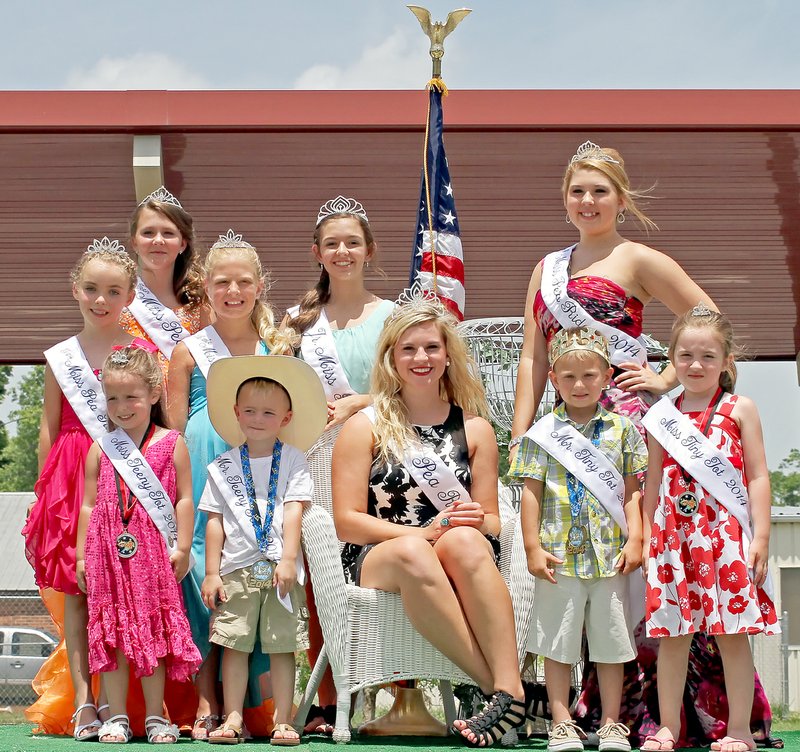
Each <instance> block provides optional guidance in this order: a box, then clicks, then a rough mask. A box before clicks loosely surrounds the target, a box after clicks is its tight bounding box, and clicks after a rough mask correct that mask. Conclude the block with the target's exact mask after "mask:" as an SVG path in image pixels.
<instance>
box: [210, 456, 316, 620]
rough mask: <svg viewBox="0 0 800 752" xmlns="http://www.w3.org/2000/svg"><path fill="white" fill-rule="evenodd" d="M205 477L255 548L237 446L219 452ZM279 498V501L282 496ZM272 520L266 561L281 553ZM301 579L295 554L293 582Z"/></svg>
mask: <svg viewBox="0 0 800 752" xmlns="http://www.w3.org/2000/svg"><path fill="white" fill-rule="evenodd" d="M251 462H252V460H251ZM208 477H209V478H211V480H213V482H214V484H215V485H216V487H217V490H218V491H219V492H220V495H221V496H222V498H223V499H225V503H226V504H227V505H228V508H229V509H230V510H231V512H233V516H234V518H235V520H236V525H237V526H238V528H239V530H240V531H241V533H242V535H243V536H244V538H245V539H246V540H247V542H248V544H249V545H251V546H252V548H253V550H254V551H258V550H259V548H258V541H257V540H256V533H255V530H254V529H253V523H252V522H251V520H250V514H249V513H250V502H249V501H248V500H247V490H246V489H245V485H244V473H243V472H242V461H241V458H240V457H239V447H234V448H233V449H229V450H228V451H227V452H223V453H222V454H221V455H219V457H217V458H216V459H215V460H214V461H213V462H212V463H211V464H210V465H209V466H208ZM280 501H281V503H283V499H281V500H280ZM276 508H277V505H276ZM272 519H273V527H272V528H271V529H270V531H269V533H268V535H267V550H266V552H265V555H266V558H267V559H269V560H270V561H276V562H278V561H280V560H281V557H282V556H283V539H282V538H281V536H280V535H276V534H275V527H274V520H275V517H274V516H273V518H272ZM305 580H306V570H305V567H304V566H303V560H302V557H300V556H299V557H298V559H297V582H298V583H299V584H300V585H303V584H305ZM287 599H288V594H287ZM281 603H283V604H284V606H285V607H286V608H288V609H289V610H290V611H291V610H292V609H291V604H290V603H289V605H287V603H286V602H284V601H283V600H281Z"/></svg>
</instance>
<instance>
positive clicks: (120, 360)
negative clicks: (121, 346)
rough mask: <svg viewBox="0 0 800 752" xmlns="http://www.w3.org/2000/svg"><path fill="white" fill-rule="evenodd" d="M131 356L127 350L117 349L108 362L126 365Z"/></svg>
mask: <svg viewBox="0 0 800 752" xmlns="http://www.w3.org/2000/svg"><path fill="white" fill-rule="evenodd" d="M129 360H130V357H129V356H128V353H127V352H126V351H125V350H115V351H114V352H112V353H111V355H109V356H108V362H109V363H111V364H112V365H115V366H126V365H128V361H129Z"/></svg>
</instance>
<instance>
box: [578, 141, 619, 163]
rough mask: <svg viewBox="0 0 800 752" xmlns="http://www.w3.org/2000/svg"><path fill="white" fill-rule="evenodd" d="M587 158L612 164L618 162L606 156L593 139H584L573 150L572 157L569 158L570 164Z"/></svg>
mask: <svg viewBox="0 0 800 752" xmlns="http://www.w3.org/2000/svg"><path fill="white" fill-rule="evenodd" d="M588 159H593V160H595V161H596V162H611V163H612V164H619V160H618V159H614V158H613V157H610V156H608V154H606V153H605V152H604V151H603V149H602V148H601V147H599V146H598V145H597V144H596V143H594V142H593V141H584V142H583V143H582V144H581V145H580V146H579V147H578V151H576V152H575V154H574V155H573V157H572V159H570V160H569V163H570V164H574V163H575V162H583V161H585V160H588Z"/></svg>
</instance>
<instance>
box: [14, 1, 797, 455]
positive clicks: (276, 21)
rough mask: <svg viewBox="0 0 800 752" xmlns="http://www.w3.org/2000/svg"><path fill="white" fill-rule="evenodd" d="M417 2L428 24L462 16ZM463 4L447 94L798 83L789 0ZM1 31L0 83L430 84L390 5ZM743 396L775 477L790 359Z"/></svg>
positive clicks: (205, 7) (106, 11)
mask: <svg viewBox="0 0 800 752" xmlns="http://www.w3.org/2000/svg"><path fill="white" fill-rule="evenodd" d="M419 2H420V4H422V5H424V6H425V7H427V8H429V9H430V10H431V12H432V15H433V17H434V19H437V20H444V19H445V18H446V16H447V13H448V12H449V11H450V10H452V9H453V8H455V7H458V5H457V2H456V1H455V0H453V2H449V1H448V2H443V1H442V0H419ZM468 5H469V7H471V8H472V9H473V13H472V14H471V15H470V16H468V17H467V18H466V19H465V20H464V21H463V22H462V23H461V25H460V26H459V27H458V29H457V30H456V31H455V33H454V34H453V35H452V36H450V37H448V39H447V40H446V42H445V50H446V55H445V58H444V65H443V75H444V79H445V81H446V82H447V84H448V86H450V87H451V88H455V89H485V88H526V89H527V88H531V89H543V88H544V89H596V88H601V89H602V88H629V89H662V88H678V89H696V88H721V89H740V88H759V89H773V88H777V89H797V88H799V87H800V55H797V54H796V50H797V41H796V30H797V29H798V28H800V2H797V0H758V2H754V1H753V0H750V1H749V2H744V1H743V0H729V1H728V2H721V1H720V0H669V1H668V2H665V1H664V0H607V1H606V2H604V3H586V2H577V1H576V0H513V1H511V0H509V1H504V0H475V1H474V2H472V3H468ZM3 24H4V28H5V29H6V33H5V34H4V39H3V45H2V46H0V90H2V89H187V88H188V89H294V88H298V89H353V88H366V89H416V88H422V87H423V86H424V85H425V83H426V82H427V80H428V78H429V76H430V59H429V57H428V54H427V50H428V41H427V39H426V37H425V36H424V35H423V33H422V31H421V29H420V27H419V25H418V23H417V21H416V19H415V18H414V17H413V16H412V15H411V13H410V12H409V11H408V10H407V9H406V8H405V4H404V3H403V2H400V1H399V0H398V1H395V0H333V1H332V0H300V2H295V3H283V2H282V3H277V2H273V1H271V0H228V2H224V3H223V2H219V0H215V2H209V1H208V0H192V1H191V2H189V1H188V0H183V1H182V2H181V1H179V0H167V2H165V1H164V0H158V2H154V1H153V0H139V1H138V2H135V3H128V2H126V3H122V2H107V1H106V2H100V1H99V0H73V2H70V3H62V2H54V1H53V0H28V1H27V2H26V3H14V4H6V6H5V7H4V8H3ZM468 252H469V250H468V249H467V253H468ZM765 384H769V385H770V388H769V389H767V388H764V385H765ZM740 391H742V392H743V393H745V394H748V395H750V396H752V397H753V398H755V399H756V400H757V401H758V403H759V406H760V409H761V411H762V415H763V418H764V424H765V428H766V433H767V451H768V456H769V461H770V466H771V467H772V468H775V467H777V465H778V462H779V461H780V460H781V458H783V457H784V456H785V455H786V454H787V453H788V451H789V449H791V448H792V447H795V446H800V438H798V436H797V433H796V431H795V430H794V429H793V426H797V425H800V405H799V401H798V394H799V393H798V387H797V374H796V372H795V368H794V364H790V363H783V364H778V365H770V364H761V363H759V364H747V365H744V366H743V368H742V369H741V381H740ZM8 408H9V405H8V404H6V405H4V406H3V407H2V408H0V420H3V419H5V417H6V415H7V411H8ZM787 411H788V412H787Z"/></svg>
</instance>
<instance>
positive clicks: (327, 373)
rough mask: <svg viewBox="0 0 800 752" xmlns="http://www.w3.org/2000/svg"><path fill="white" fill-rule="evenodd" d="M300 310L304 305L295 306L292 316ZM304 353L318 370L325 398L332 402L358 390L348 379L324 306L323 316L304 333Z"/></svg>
mask: <svg viewBox="0 0 800 752" xmlns="http://www.w3.org/2000/svg"><path fill="white" fill-rule="evenodd" d="M299 312H300V306H294V307H293V308H290V309H289V310H288V311H287V313H288V314H289V316H290V317H291V318H296V317H297V315H298V313H299ZM300 352H302V353H303V360H304V361H305V362H306V363H308V365H310V366H311V367H312V368H313V369H314V370H315V371H316V372H317V375H318V376H319V378H320V381H321V382H322V388H323V389H324V390H325V397H326V398H327V399H328V400H329V401H331V402H333V401H334V400H337V399H340V398H342V397H347V396H349V395H351V394H355V393H356V392H355V389H353V387H351V386H350V383H349V382H348V381H347V376H346V375H345V372H344V368H342V364H341V362H340V361H339V354H338V353H337V352H336V342H335V341H334V339H333V332H332V331H331V325H330V323H329V322H328V317H327V316H326V315H325V310H324V309H320V312H319V318H318V319H317V320H316V322H315V323H314V324H313V325H312V326H310V327H309V328H308V329H306V330H305V331H304V332H303V339H302V340H301V342H300Z"/></svg>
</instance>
